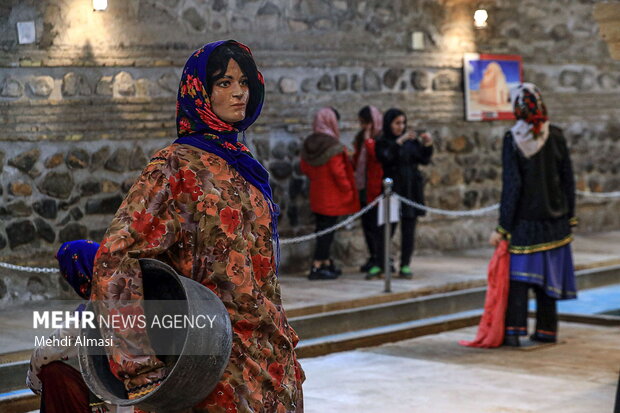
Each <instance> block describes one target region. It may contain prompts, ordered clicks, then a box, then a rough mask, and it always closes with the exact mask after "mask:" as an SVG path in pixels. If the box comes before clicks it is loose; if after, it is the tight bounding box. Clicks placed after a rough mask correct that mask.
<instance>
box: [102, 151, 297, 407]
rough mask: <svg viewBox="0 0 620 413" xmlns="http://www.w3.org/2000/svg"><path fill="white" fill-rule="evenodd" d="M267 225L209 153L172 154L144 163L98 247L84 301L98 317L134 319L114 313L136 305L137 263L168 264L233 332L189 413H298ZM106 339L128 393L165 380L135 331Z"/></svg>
mask: <svg viewBox="0 0 620 413" xmlns="http://www.w3.org/2000/svg"><path fill="white" fill-rule="evenodd" d="M270 224H271V216H270V210H269V206H268V204H267V202H266V200H265V199H264V197H263V195H262V194H261V193H260V192H259V190H258V189H256V188H255V187H254V186H252V185H250V184H249V183H248V182H247V181H246V180H245V179H244V178H243V177H242V176H241V175H239V174H238V173H237V171H236V170H235V169H234V168H233V167H231V166H230V165H228V164H227V163H226V162H225V161H224V160H223V159H221V158H220V157H218V156H216V155H213V154H211V153H208V152H204V151H201V150H199V149H196V148H194V147H190V146H186V145H178V144H173V145H170V146H168V147H167V148H164V149H162V150H161V151H159V152H158V153H157V154H156V155H155V156H154V157H153V158H152V159H151V162H150V163H149V164H148V166H147V167H146V168H145V170H144V171H143V172H142V174H141V176H140V178H139V179H138V181H137V182H136V183H135V184H134V185H133V187H132V188H131V189H130V191H129V193H128V195H127V197H126V198H125V200H124V201H123V203H122V204H121V206H120V208H119V210H118V211H117V213H116V216H115V217H114V220H113V221H112V224H111V225H110V227H109V229H108V231H107V233H106V235H105V238H104V240H103V241H102V243H101V247H100V249H99V251H98V254H97V258H96V261H95V268H94V278H93V294H94V295H95V297H96V299H97V300H106V301H105V303H106V307H105V308H104V310H103V311H108V312H110V311H124V312H125V313H126V312H131V311H134V310H135V311H140V309H139V308H138V309H135V308H134V309H131V308H129V309H127V308H123V300H129V299H131V300H137V302H138V303H139V302H140V300H142V299H143V296H142V292H143V284H142V276H143V275H142V273H141V270H140V266H139V262H138V259H139V258H156V259H159V260H161V261H164V262H166V263H168V264H170V265H171V266H172V267H173V268H174V269H175V270H176V271H177V272H178V273H179V274H181V275H183V276H186V277H189V278H192V279H193V280H195V281H197V282H200V283H202V284H203V285H205V286H206V287H208V288H210V289H211V290H212V291H214V292H215V293H216V294H217V295H218V297H219V298H220V299H221V300H222V302H223V303H224V305H225V306H226V308H227V310H228V313H229V315H230V319H231V323H232V328H233V344H232V353H231V356H230V362H229V364H228V366H227V368H226V370H225V372H224V375H223V377H222V379H221V381H220V383H219V384H218V385H217V387H216V388H215V390H214V391H213V392H212V393H211V395H210V396H209V397H208V398H207V399H206V400H204V401H203V402H202V403H201V404H199V405H198V406H195V407H194V410H193V411H194V412H207V411H208V412H210V413H214V412H232V411H235V412H263V411H269V412H292V411H300V410H301V409H302V393H301V383H302V382H303V379H304V374H303V371H302V369H301V367H300V365H299V363H298V362H297V359H296V356H295V351H294V348H295V345H296V344H297V342H298V337H297V335H296V334H295V332H294V331H293V329H292V328H291V327H290V326H289V324H288V322H287V318H286V315H285V312H284V309H283V308H282V300H281V296H280V286H279V283H278V281H277V278H276V275H275V259H274V251H273V243H272V232H271V228H270ZM134 302H136V301H134ZM133 305H134V306H136V304H133ZM138 306H139V305H138ZM114 334H115V337H116V341H117V343H116V344H117V345H115V346H114V347H113V348H109V349H108V351H109V355H110V359H111V365H112V366H113V370H114V371H115V374H116V376H117V377H119V378H120V379H122V380H124V382H125V386H126V387H127V388H128V389H132V388H144V386H148V385H149V384H150V383H155V382H157V380H159V379H161V378H162V377H164V376H165V371H164V369H163V365H162V363H161V362H160V361H159V360H158V359H157V357H156V356H155V355H154V354H155V353H154V352H153V350H152V349H151V348H150V344H149V342H148V338H147V337H146V335H145V334H144V331H135V330H131V329H128V330H115V331H114ZM136 349H138V351H136ZM136 354H142V355H136Z"/></svg>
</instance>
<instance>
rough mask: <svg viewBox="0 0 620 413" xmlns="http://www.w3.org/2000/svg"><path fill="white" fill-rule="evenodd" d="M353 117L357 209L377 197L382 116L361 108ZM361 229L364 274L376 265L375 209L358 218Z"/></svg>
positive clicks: (379, 176)
mask: <svg viewBox="0 0 620 413" xmlns="http://www.w3.org/2000/svg"><path fill="white" fill-rule="evenodd" d="M357 117H358V119H359V122H360V128H361V130H360V131H359V132H358V133H357V135H356V136H355V141H354V145H355V154H354V155H353V165H354V167H355V185H356V187H357V190H358V191H359V197H360V204H361V206H366V205H367V204H368V203H370V202H372V201H373V200H374V199H375V198H377V197H378V196H379V195H380V194H381V180H382V179H383V168H382V167H381V163H380V162H379V161H378V160H377V155H376V153H375V142H376V139H377V138H378V137H379V136H380V135H381V130H382V128H383V115H382V114H381V112H380V111H379V109H377V108H376V107H374V106H364V107H363V108H362V110H360V111H359V112H358V114H357ZM362 229H363V231H364V239H365V240H366V245H367V246H368V253H369V257H368V260H367V261H366V263H365V264H364V265H362V266H361V267H360V271H361V272H368V270H370V269H371V268H372V267H373V266H375V265H379V263H378V262H377V254H378V249H377V248H378V247H377V245H376V239H377V238H376V236H375V234H376V233H377V207H374V208H372V209H371V210H370V211H368V212H367V213H365V214H364V215H362Z"/></svg>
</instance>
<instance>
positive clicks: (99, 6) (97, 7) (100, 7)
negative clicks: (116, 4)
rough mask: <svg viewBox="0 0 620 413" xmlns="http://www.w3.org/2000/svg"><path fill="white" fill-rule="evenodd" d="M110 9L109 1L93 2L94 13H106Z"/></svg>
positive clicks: (99, 0)
mask: <svg viewBox="0 0 620 413" xmlns="http://www.w3.org/2000/svg"><path fill="white" fill-rule="evenodd" d="M107 8H108V0H93V10H94V11H104V10H105V9H107Z"/></svg>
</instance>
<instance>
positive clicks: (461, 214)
mask: <svg viewBox="0 0 620 413" xmlns="http://www.w3.org/2000/svg"><path fill="white" fill-rule="evenodd" d="M575 192H576V193H577V195H580V196H583V197H593V198H607V199H610V198H620V191H616V192H590V191H580V190H577V191H575ZM391 196H393V197H395V198H396V199H398V200H399V201H400V202H402V203H403V204H406V205H409V206H412V207H414V208H417V209H421V210H424V211H427V212H430V213H432V214H438V215H447V216H453V217H471V216H480V215H485V214H488V213H490V212H493V211H495V210H497V209H499V204H493V205H489V206H488V207H484V208H479V209H471V210H462V211H454V210H447V209H440V208H433V207H429V206H426V205H422V204H419V203H417V202H414V201H411V200H410V199H407V198H404V197H402V196H400V195H398V194H396V193H392V195H391ZM384 199H385V196H384V195H381V196H379V197H378V198H376V199H375V200H374V201H372V202H371V203H370V204H368V205H366V206H365V207H364V208H362V209H361V210H359V211H358V212H356V213H355V214H353V215H351V216H349V217H348V218H347V219H345V220H344V221H342V222H339V223H338V224H336V225H334V226H332V227H329V228H326V229H324V230H322V231H319V232H313V233H311V234H307V235H302V236H299V237H294V238H285V239H281V240H280V245H288V244H299V243H302V242H306V241H311V240H313V239H316V238H318V237H321V236H323V235H326V234H329V233H330V232H334V231H337V230H339V229H340V228H343V227H345V226H347V225H349V224H350V223H352V222H353V221H355V220H356V219H358V218H359V217H361V216H362V215H364V214H365V213H366V212H368V211H369V210H370V209H372V208H373V207H375V206H376V205H378V204H379V202H381V201H383V200H384ZM0 268H6V269H9V270H15V271H23V272H34V273H57V272H58V269H56V268H44V267H25V266H21V265H14V264H9V263H6V262H0Z"/></svg>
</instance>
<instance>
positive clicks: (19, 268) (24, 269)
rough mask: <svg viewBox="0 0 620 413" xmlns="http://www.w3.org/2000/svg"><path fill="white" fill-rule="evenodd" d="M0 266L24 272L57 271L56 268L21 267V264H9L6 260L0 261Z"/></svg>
mask: <svg viewBox="0 0 620 413" xmlns="http://www.w3.org/2000/svg"><path fill="white" fill-rule="evenodd" d="M0 267H2V268H7V269H9V270H15V271H24V272H45V273H54V272H58V270H57V269H56V268H42V267H22V266H21V265H14V264H9V263H7V262H0Z"/></svg>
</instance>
